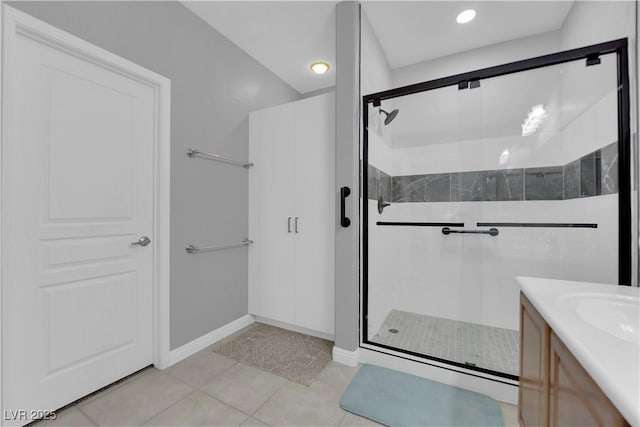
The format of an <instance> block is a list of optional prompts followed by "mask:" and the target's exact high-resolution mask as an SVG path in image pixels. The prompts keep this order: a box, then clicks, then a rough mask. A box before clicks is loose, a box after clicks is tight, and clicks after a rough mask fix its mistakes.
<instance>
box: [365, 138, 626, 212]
mask: <svg viewBox="0 0 640 427" xmlns="http://www.w3.org/2000/svg"><path fill="white" fill-rule="evenodd" d="M367 184H368V195H367V196H368V198H369V199H372V200H377V199H378V197H380V196H382V198H383V199H384V200H385V201H391V202H394V203H407V202H469V201H481V202H486V201H506V200H566V199H576V198H580V197H592V196H599V195H603V194H613V193H617V192H618V143H617V142H614V143H612V144H609V145H607V146H605V147H603V148H601V149H599V150H596V151H594V152H592V153H589V154H587V155H585V156H583V157H581V158H580V159H577V160H575V161H572V162H570V163H568V164H566V165H564V166H548V167H539V168H524V169H502V170H486V171H474V172H451V173H437V174H423V175H404V176H390V175H388V174H386V173H384V172H382V171H381V170H379V169H377V168H375V167H373V166H371V165H368V181H367Z"/></svg>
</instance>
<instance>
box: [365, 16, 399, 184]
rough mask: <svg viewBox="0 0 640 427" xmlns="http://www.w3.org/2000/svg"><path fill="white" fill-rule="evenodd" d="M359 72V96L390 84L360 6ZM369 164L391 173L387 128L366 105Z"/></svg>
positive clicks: (384, 62)
mask: <svg viewBox="0 0 640 427" xmlns="http://www.w3.org/2000/svg"><path fill="white" fill-rule="evenodd" d="M360 22H361V23H360V25H361V27H360V31H361V45H360V52H361V53H360V55H361V74H360V90H361V93H362V94H363V95H368V94H371V93H376V92H380V91H383V90H386V89H388V88H389V87H391V85H392V81H391V68H390V67H389V63H388V62H387V58H386V57H385V55H384V53H383V52H382V48H381V47H380V42H379V41H378V38H377V37H376V35H375V33H374V32H373V28H372V27H371V23H370V22H369V19H368V18H367V14H366V13H365V11H364V9H362V10H361V20H360ZM382 108H383V109H385V110H387V111H390V110H391V109H392V108H391V103H387V102H385V103H384V105H383V106H382ZM362 114H368V122H369V164H371V165H373V166H375V167H376V168H378V169H379V170H381V171H383V172H385V173H387V174H390V173H391V148H390V146H391V139H392V135H391V132H392V131H391V128H389V127H386V126H384V124H383V123H382V115H381V114H380V113H379V112H378V108H372V107H369V109H368V111H363V112H362Z"/></svg>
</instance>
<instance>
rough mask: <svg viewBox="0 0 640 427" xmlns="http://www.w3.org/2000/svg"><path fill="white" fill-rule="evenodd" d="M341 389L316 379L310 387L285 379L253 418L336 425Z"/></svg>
mask: <svg viewBox="0 0 640 427" xmlns="http://www.w3.org/2000/svg"><path fill="white" fill-rule="evenodd" d="M342 388H343V387H342V385H340V384H338V385H336V384H332V385H329V384H324V383H321V382H318V381H317V380H316V381H314V383H313V384H311V386H310V387H305V386H303V385H300V384H297V383H294V382H291V381H288V382H287V383H286V384H285V385H284V386H283V387H282V388H281V389H280V390H278V391H277V392H276V393H275V394H274V395H273V396H271V397H270V398H269V400H267V402H266V403H265V404H264V405H262V407H261V408H260V409H258V411H257V412H256V413H255V414H254V417H255V418H257V419H259V420H260V421H263V422H266V423H267V424H270V425H272V426H335V425H338V423H339V422H340V420H341V419H342V417H343V415H344V411H343V410H342V409H341V408H340V407H339V406H338V402H339V401H340V398H341V397H342V391H340V390H342Z"/></svg>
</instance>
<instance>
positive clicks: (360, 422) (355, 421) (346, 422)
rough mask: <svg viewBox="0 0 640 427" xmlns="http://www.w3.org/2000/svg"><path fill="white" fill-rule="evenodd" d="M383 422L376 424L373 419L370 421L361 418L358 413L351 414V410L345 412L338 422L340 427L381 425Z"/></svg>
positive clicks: (372, 426)
mask: <svg viewBox="0 0 640 427" xmlns="http://www.w3.org/2000/svg"><path fill="white" fill-rule="evenodd" d="M381 425H383V424H378V423H377V422H375V421H372V420H370V419H368V418H363V417H360V416H358V415H355V414H352V413H351V412H347V413H346V415H345V416H344V418H343V419H342V422H341V423H340V426H341V427H375V426H381Z"/></svg>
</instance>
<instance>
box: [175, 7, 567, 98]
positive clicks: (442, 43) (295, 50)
mask: <svg viewBox="0 0 640 427" xmlns="http://www.w3.org/2000/svg"><path fill="white" fill-rule="evenodd" d="M182 3H183V4H184V5H185V6H186V7H187V8H189V9H190V10H191V11H193V12H194V13H195V14H197V15H199V16H200V17H201V18H202V19H203V20H204V21H206V22H207V23H208V24H209V25H211V26H212V27H213V28H215V29H216V30H218V31H219V32H220V33H222V34H223V35H224V36H225V37H227V38H228V39H229V40H231V41H232V42H233V43H235V44H236V45H237V46H238V47H240V48H241V49H242V50H244V51H245V52H246V53H248V54H249V55H251V56H252V57H253V58H254V59H256V60H257V61H258V62H260V63H261V64H262V65H264V66H265V67H266V68H268V69H269V70H271V71H272V72H273V73H274V74H276V75H277V76H278V77H280V78H281V79H282V80H284V81H285V82H287V83H288V84H289V85H291V86H292V87H293V88H294V89H296V90H297V91H298V92H300V93H308V92H312V91H315V90H319V89H323V88H327V87H331V86H333V85H334V84H335V44H336V41H335V6H336V4H337V1H184V2H182ZM362 4H363V8H364V11H365V14H366V15H367V17H368V18H369V20H370V22H371V24H372V27H373V29H374V31H375V33H376V36H377V37H378V39H379V41H380V45H381V46H382V49H383V51H384V54H385V56H386V57H387V59H388V62H389V64H390V65H391V68H397V67H402V66H406V65H409V64H415V63H418V62H422V61H426V60H429V59H433V58H436V57H440V56H443V55H450V54H453V53H457V52H461V51H465V50H469V49H474V48H477V47H480V46H486V45H490V44H494V43H499V42H502V41H506V40H510V39H515V38H520V37H525V36H530V35H533V34H537V33H543V32H547V31H552V30H556V29H559V28H560V27H561V26H562V23H563V22H564V19H565V17H566V15H567V13H568V11H569V9H570V7H571V4H572V2H571V1H479V0H476V1H364V2H363V3H362ZM467 8H474V9H475V10H476V11H477V16H476V19H475V20H474V21H472V22H471V23H469V24H465V25H460V24H457V23H456V22H455V18H456V16H457V14H458V13H459V12H460V11H462V10H464V9H467ZM318 60H320V61H326V62H328V63H329V64H330V65H331V69H330V70H329V72H328V73H327V74H325V75H316V74H313V73H312V72H311V71H310V69H309V65H310V64H311V63H312V62H314V61H318Z"/></svg>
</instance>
